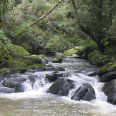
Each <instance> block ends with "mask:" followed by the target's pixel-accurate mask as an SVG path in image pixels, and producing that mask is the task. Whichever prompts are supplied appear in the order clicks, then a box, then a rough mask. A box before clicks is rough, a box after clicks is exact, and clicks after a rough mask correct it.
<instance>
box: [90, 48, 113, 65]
mask: <svg viewBox="0 0 116 116" xmlns="http://www.w3.org/2000/svg"><path fill="white" fill-rule="evenodd" d="M88 60H89V61H90V63H91V64H93V65H97V66H103V65H104V64H106V63H108V62H110V60H111V57H110V56H108V55H102V53H101V52H100V51H97V50H95V51H93V52H91V53H90V54H89V55H88Z"/></svg>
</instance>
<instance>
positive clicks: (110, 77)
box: [100, 72, 116, 82]
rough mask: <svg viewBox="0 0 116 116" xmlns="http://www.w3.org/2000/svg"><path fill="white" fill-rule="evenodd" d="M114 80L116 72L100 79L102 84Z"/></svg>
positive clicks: (106, 74)
mask: <svg viewBox="0 0 116 116" xmlns="http://www.w3.org/2000/svg"><path fill="white" fill-rule="evenodd" d="M114 79H116V72H108V73H105V74H103V75H102V76H101V77H100V81H101V82H109V81H111V80H114Z"/></svg>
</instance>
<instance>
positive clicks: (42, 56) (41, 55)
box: [38, 54, 46, 58]
mask: <svg viewBox="0 0 116 116" xmlns="http://www.w3.org/2000/svg"><path fill="white" fill-rule="evenodd" d="M38 56H39V57H41V58H46V56H45V55H44V54H39V55H38Z"/></svg>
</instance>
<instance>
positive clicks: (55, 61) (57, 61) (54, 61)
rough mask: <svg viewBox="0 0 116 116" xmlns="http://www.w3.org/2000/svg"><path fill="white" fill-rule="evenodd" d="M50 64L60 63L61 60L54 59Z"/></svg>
mask: <svg viewBox="0 0 116 116" xmlns="http://www.w3.org/2000/svg"><path fill="white" fill-rule="evenodd" d="M52 63H62V59H57V58H54V59H53V61H52Z"/></svg>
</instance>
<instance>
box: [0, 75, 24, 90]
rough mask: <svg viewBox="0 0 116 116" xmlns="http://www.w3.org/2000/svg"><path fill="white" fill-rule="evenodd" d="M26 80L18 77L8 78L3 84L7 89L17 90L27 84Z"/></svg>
mask: <svg viewBox="0 0 116 116" xmlns="http://www.w3.org/2000/svg"><path fill="white" fill-rule="evenodd" d="M25 81H26V78H24V77H18V76H16V77H15V76H14V77H12V76H11V77H8V78H6V79H5V80H4V81H3V82H2V85H3V86H5V87H9V88H16V87H17V86H18V85H20V84H21V83H23V82H25Z"/></svg>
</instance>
